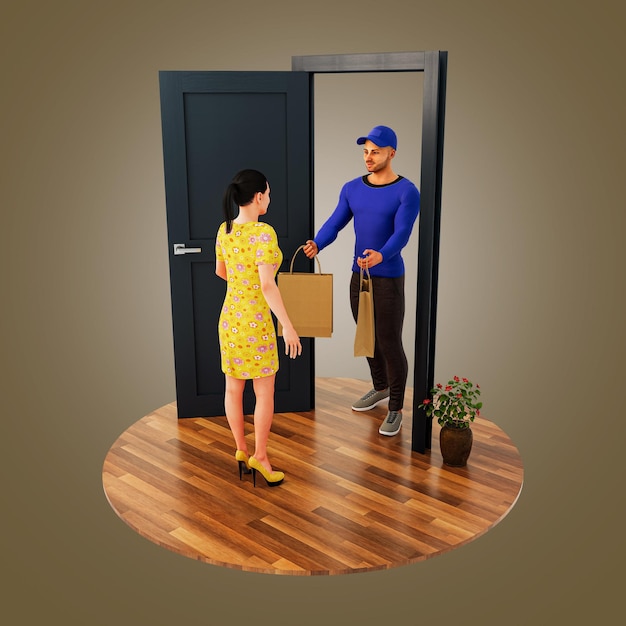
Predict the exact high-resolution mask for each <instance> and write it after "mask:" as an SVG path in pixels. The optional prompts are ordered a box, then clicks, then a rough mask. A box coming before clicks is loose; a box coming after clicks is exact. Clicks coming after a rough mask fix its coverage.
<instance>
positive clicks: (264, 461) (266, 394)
mask: <svg viewBox="0 0 626 626" xmlns="http://www.w3.org/2000/svg"><path fill="white" fill-rule="evenodd" d="M275 381H276V375H275V374H274V375H272V376H264V377H263V378H255V379H254V381H253V384H254V395H255V397H256V403H255V407H254V455H253V456H254V458H255V459H256V460H257V461H259V463H261V465H263V467H265V469H266V470H267V471H268V472H271V471H272V466H271V464H270V462H269V460H268V458H267V440H268V438H269V435H270V428H271V427H272V420H273V419H274V383H275Z"/></svg>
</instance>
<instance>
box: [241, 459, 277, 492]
mask: <svg viewBox="0 0 626 626" xmlns="http://www.w3.org/2000/svg"><path fill="white" fill-rule="evenodd" d="M248 466H249V467H250V468H251V469H252V482H253V483H254V486H255V487H256V473H257V471H258V472H261V476H263V478H265V482H266V483H267V484H268V486H270V487H276V486H277V485H280V483H282V482H283V480H285V474H284V473H283V472H268V471H267V470H266V469H265V468H264V467H263V466H262V465H261V463H259V461H257V460H256V459H255V458H254V457H253V456H251V457H250V458H249V459H248Z"/></svg>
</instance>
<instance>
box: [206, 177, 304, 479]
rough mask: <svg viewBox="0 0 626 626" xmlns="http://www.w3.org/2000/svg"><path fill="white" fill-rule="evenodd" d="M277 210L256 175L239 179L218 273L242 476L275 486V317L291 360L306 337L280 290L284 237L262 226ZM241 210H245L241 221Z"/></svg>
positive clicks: (231, 419) (228, 402)
mask: <svg viewBox="0 0 626 626" xmlns="http://www.w3.org/2000/svg"><path fill="white" fill-rule="evenodd" d="M269 204H270V186H269V183H268V182H267V179H266V178H265V176H264V175H263V174H261V173H260V172H257V171H256V170H242V171H241V172H239V173H237V174H236V175H235V177H234V178H233V180H232V181H231V183H230V184H229V185H228V187H227V188H226V190H225V192H224V198H223V201H222V208H223V210H224V217H225V219H226V221H225V222H224V223H222V224H221V225H220V227H219V230H218V232H217V239H216V244H215V256H216V266H215V273H216V274H217V275H218V276H219V277H220V278H223V279H224V280H225V281H226V284H227V289H226V297H225V299H224V305H223V307H222V312H221V314H220V319H219V339H220V351H221V355H222V371H223V372H224V374H225V376H226V393H225V398H224V408H225V410H226V418H227V420H228V424H229V426H230V429H231V431H232V433H233V437H234V438H235V444H236V446H237V451H236V453H235V459H236V461H237V462H238V464H239V478H241V474H242V472H243V471H246V472H249V470H252V477H253V480H254V485H255V486H256V472H257V471H258V472H260V473H261V475H262V476H263V478H265V480H266V482H267V484H268V485H270V486H275V485H279V484H280V483H282V482H283V479H284V478H285V475H284V473H283V472H278V471H274V470H273V469H272V465H271V463H270V461H269V459H268V458H267V440H268V437H269V433H270V427H271V425H272V419H273V417H274V382H275V379H276V372H277V371H278V351H277V346H276V343H277V336H276V329H275V328H274V322H273V320H272V316H271V313H270V309H271V311H273V312H274V315H276V317H277V318H278V320H279V321H280V323H281V324H282V326H283V339H284V340H285V354H287V355H288V356H289V357H290V358H292V359H295V358H296V356H298V355H299V354H301V353H302V345H301V343H300V338H299V337H298V334H297V333H296V331H295V330H294V327H293V324H292V323H291V321H290V320H289V316H288V315H287V311H286V310H285V305H284V304H283V300H282V298H281V295H280V291H278V286H277V285H276V279H275V276H276V272H277V271H278V268H279V267H280V264H281V262H282V259H283V254H282V252H281V250H280V248H279V247H278V238H277V236H276V232H275V231H274V229H273V228H272V227H271V226H270V225H269V224H265V223H263V222H259V216H261V215H265V213H267V208H268V206H269ZM235 206H237V207H239V211H238V214H237V215H235ZM249 378H251V379H252V380H253V386H254V395H255V398H256V404H255V409H254V434H255V448H254V454H253V455H252V456H251V457H248V448H247V444H246V438H245V432H244V414H243V391H244V387H245V383H246V380H247V379H249Z"/></svg>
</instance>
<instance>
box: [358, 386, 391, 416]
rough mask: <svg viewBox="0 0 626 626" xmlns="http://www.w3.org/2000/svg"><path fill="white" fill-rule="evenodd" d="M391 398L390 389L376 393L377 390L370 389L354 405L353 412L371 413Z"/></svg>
mask: <svg viewBox="0 0 626 626" xmlns="http://www.w3.org/2000/svg"><path fill="white" fill-rule="evenodd" d="M388 397H389V389H384V390H383V391H376V389H370V390H369V391H368V392H367V393H366V394H365V395H364V396H363V397H362V398H359V399H358V400H357V401H356V402H355V403H354V404H353V405H352V410H353V411H369V410H370V409H373V408H374V407H375V406H376V405H377V404H380V403H381V402H384V401H385V400H386V399H387V398H388Z"/></svg>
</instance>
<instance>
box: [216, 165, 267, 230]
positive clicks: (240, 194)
mask: <svg viewBox="0 0 626 626" xmlns="http://www.w3.org/2000/svg"><path fill="white" fill-rule="evenodd" d="M266 191H267V178H265V176H264V175H263V174H261V172H258V171H257V170H241V171H240V172H237V173H236V174H235V175H234V176H233V179H232V180H231V181H230V183H229V185H228V187H226V190H225V191H224V197H223V198H222V209H223V211H224V218H225V219H226V232H227V233H229V232H230V231H231V230H232V228H233V220H234V219H235V217H236V215H235V206H246V205H247V204H250V203H251V202H252V199H253V198H254V194H255V193H259V192H261V193H265V192H266Z"/></svg>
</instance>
